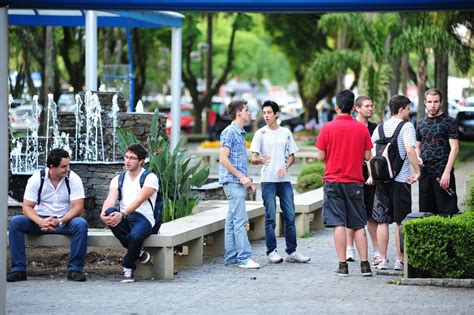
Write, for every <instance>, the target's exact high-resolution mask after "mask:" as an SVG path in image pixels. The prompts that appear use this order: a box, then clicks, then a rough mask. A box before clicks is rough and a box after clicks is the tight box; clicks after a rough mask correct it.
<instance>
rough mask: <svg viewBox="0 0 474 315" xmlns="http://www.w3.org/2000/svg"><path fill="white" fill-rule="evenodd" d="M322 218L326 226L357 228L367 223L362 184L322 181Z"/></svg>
mask: <svg viewBox="0 0 474 315" xmlns="http://www.w3.org/2000/svg"><path fill="white" fill-rule="evenodd" d="M323 219H324V225H325V226H326V227H337V226H344V227H347V228H350V229H354V230H358V229H362V228H364V226H365V225H366V224H367V214H366V212H365V207H364V185H363V184H358V183H331V182H328V181H326V182H325V183H324V203H323Z"/></svg>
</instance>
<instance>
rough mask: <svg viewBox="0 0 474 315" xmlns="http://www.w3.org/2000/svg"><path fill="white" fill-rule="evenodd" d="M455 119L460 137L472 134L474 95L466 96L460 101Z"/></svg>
mask: <svg viewBox="0 0 474 315" xmlns="http://www.w3.org/2000/svg"><path fill="white" fill-rule="evenodd" d="M456 121H457V123H458V129H459V132H460V133H461V136H462V137H472V136H474V96H470V97H466V98H465V99H464V100H463V101H462V102H461V104H460V106H459V112H458V114H457V116H456Z"/></svg>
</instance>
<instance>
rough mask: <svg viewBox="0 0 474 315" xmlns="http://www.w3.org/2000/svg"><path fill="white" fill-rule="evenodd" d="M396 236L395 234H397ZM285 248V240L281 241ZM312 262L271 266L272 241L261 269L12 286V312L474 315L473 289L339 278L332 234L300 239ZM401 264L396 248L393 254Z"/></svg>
mask: <svg viewBox="0 0 474 315" xmlns="http://www.w3.org/2000/svg"><path fill="white" fill-rule="evenodd" d="M392 235H393V233H391V236H392ZM278 242H279V249H280V251H281V252H283V251H284V240H283V239H282V238H279V239H278ZM298 245H299V246H298V249H299V250H300V251H301V252H302V253H303V254H305V255H309V256H311V261H310V262H309V263H308V264H289V263H281V264H267V262H266V256H265V244H264V242H263V241H259V242H256V243H253V244H252V247H253V250H254V258H255V260H256V261H258V262H259V263H261V264H263V266H262V268H261V269H260V270H242V269H239V268H238V267H225V266H224V265H223V259H222V258H221V257H218V258H215V259H208V260H207V261H206V263H205V265H204V266H200V267H192V268H186V269H184V270H182V271H180V272H179V273H178V274H177V276H176V278H175V280H171V281H163V280H160V281H158V280H156V281H152V280H148V281H138V282H136V283H133V284H123V283H120V282H119V280H120V278H119V277H118V276H117V277H98V276H95V277H90V278H89V279H88V281H87V282H85V283H75V282H74V283H73V282H69V281H66V280H65V279H64V278H60V279H58V278H51V279H47V278H34V277H30V278H29V280H28V281H26V282H17V283H7V305H6V310H7V313H11V314H86V313H88V314H99V313H103V314H112V313H117V314H130V313H134V314H155V313H158V312H159V313H165V314H217V313H223V312H225V313H229V314H243V313H246V314H247V313H251V314H269V313H276V314H280V313H282V314H283V313H285V314H287V313H311V314H316V313H322V314H324V313H422V314H433V313H438V314H441V313H448V312H455V313H457V314H468V313H470V314H472V310H473V309H474V299H472V296H473V295H472V294H473V291H472V289H462V288H459V289H458V288H440V287H420V286H401V285H395V284H388V282H389V281H393V280H397V279H398V278H399V277H396V276H373V277H362V276H361V275H360V268H359V260H358V258H356V262H353V263H350V276H349V277H347V278H339V277H337V276H336V275H334V270H335V269H336V265H337V258H336V254H335V250H334V247H333V242H332V231H331V230H329V229H326V230H323V231H318V232H315V233H314V235H313V237H311V238H306V239H299V243H298ZM389 252H390V255H391V256H389V258H390V262H391V263H393V261H394V260H393V252H394V247H393V244H391V246H390V249H389Z"/></svg>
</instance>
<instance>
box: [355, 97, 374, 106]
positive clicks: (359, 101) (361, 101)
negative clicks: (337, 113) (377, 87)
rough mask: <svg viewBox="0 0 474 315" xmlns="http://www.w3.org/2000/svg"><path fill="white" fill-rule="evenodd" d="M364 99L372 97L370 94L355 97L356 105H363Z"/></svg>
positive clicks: (369, 99) (367, 99)
mask: <svg viewBox="0 0 474 315" xmlns="http://www.w3.org/2000/svg"><path fill="white" fill-rule="evenodd" d="M364 101H372V99H371V98H370V96H366V95H361V96H358V97H357V98H356V99H355V101H354V105H355V106H357V107H361V106H362V103H363V102H364Z"/></svg>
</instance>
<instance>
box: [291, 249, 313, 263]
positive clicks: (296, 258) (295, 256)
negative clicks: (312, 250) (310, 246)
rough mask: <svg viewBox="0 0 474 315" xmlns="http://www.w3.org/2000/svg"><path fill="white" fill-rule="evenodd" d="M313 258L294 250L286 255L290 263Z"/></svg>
mask: <svg viewBox="0 0 474 315" xmlns="http://www.w3.org/2000/svg"><path fill="white" fill-rule="evenodd" d="M310 260H311V258H309V257H306V256H303V255H301V254H300V253H298V252H293V253H291V254H290V255H288V256H287V257H286V262H289V263H307V262H308V261H310Z"/></svg>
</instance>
